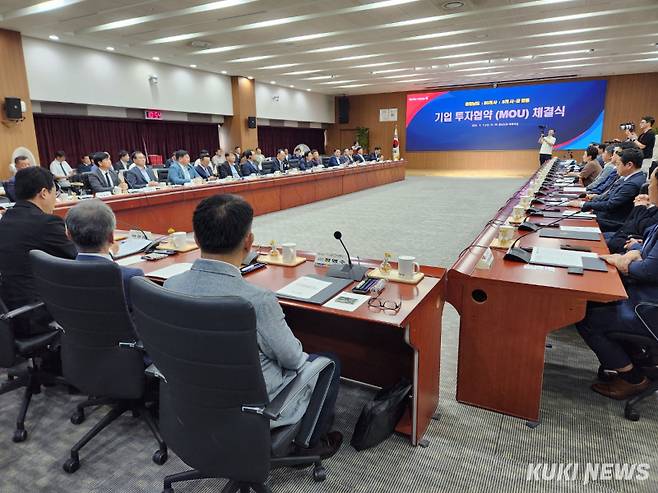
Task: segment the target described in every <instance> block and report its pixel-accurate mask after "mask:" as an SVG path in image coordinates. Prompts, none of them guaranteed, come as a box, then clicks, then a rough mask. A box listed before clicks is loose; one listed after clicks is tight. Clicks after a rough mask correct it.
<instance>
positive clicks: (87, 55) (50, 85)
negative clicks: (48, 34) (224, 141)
mask: <svg viewBox="0 0 658 493" xmlns="http://www.w3.org/2000/svg"><path fill="white" fill-rule="evenodd" d="M23 51H24V53H25V65H26V68H27V79H28V83H29V86H30V98H31V99H32V100H37V101H57V102H64V103H78V104H91V105H100V106H117V107H121V108H147V109H158V110H170V111H181V112H189V113H205V114H215V115H232V114H233V99H232V96H231V81H230V78H229V77H227V76H224V75H219V74H212V73H210V72H204V71H200V70H193V69H187V68H183V67H176V66H173V65H167V64H164V63H158V62H152V61H150V60H141V59H138V58H132V57H128V56H124V55H118V54H115V53H109V52H103V51H97V50H91V49H87V48H79V47H77V46H69V45H64V44H60V43H54V42H49V41H42V40H38V39H34V38H28V37H25V36H24V37H23ZM150 74H157V75H158V79H159V83H158V85H156V86H152V85H151V84H150V83H149V81H148V77H149V75H150Z"/></svg>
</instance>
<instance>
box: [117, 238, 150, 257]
mask: <svg viewBox="0 0 658 493" xmlns="http://www.w3.org/2000/svg"><path fill="white" fill-rule="evenodd" d="M150 244H151V240H147V239H146V238H127V239H125V240H123V241H121V242H120V243H119V251H118V252H117V253H116V254H115V255H114V258H123V257H127V256H128V255H134V254H136V253H139V252H142V251H144V250H145V249H146V247H147V246H149V245H150Z"/></svg>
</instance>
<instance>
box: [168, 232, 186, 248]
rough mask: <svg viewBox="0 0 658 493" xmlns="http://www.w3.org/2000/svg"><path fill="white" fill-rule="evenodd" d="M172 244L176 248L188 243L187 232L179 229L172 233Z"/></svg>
mask: <svg viewBox="0 0 658 493" xmlns="http://www.w3.org/2000/svg"><path fill="white" fill-rule="evenodd" d="M171 244H172V245H173V246H174V248H177V249H180V248H183V247H184V246H185V245H187V233H185V232H183V231H177V232H176V233H174V234H172V235H171Z"/></svg>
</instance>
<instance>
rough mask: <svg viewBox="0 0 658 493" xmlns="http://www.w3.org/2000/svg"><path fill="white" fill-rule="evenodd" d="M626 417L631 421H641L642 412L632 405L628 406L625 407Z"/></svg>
mask: <svg viewBox="0 0 658 493" xmlns="http://www.w3.org/2000/svg"><path fill="white" fill-rule="evenodd" d="M624 417H625V418H626V419H627V420H629V421H639V420H640V413H638V412H637V411H636V410H635V409H633V408H632V407H630V406H626V408H625V409H624Z"/></svg>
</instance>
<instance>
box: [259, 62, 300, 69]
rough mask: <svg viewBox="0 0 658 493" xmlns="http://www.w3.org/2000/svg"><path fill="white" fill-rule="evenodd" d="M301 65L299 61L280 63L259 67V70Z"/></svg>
mask: <svg viewBox="0 0 658 493" xmlns="http://www.w3.org/2000/svg"><path fill="white" fill-rule="evenodd" d="M297 65H300V64H299V63H280V64H279V65H268V66H267V67H258V70H270V69H277V68H288V67H295V66H297Z"/></svg>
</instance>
